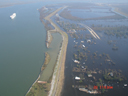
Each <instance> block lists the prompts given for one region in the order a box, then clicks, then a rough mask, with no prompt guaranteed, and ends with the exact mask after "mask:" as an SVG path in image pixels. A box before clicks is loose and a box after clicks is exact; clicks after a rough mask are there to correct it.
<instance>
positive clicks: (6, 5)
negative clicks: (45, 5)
mask: <svg viewBox="0 0 128 96" xmlns="http://www.w3.org/2000/svg"><path fill="white" fill-rule="evenodd" d="M36 2H39V1H36ZM36 2H22V3H10V4H4V5H0V8H6V7H10V6H14V5H22V4H30V3H36Z"/></svg>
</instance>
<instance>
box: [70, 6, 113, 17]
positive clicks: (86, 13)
mask: <svg viewBox="0 0 128 96" xmlns="http://www.w3.org/2000/svg"><path fill="white" fill-rule="evenodd" d="M69 11H71V14H72V15H73V16H76V17H80V18H84V19H87V18H98V17H104V16H113V15H115V14H114V13H112V12H110V11H109V8H108V9H99V8H90V9H85V10H84V9H82V10H81V9H77V10H76V9H70V10H69ZM76 13H77V14H76Z"/></svg>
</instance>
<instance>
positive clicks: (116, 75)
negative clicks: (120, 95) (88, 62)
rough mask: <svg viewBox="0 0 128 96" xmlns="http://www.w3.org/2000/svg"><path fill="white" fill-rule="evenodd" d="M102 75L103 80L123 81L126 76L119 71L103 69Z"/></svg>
mask: <svg viewBox="0 0 128 96" xmlns="http://www.w3.org/2000/svg"><path fill="white" fill-rule="evenodd" d="M103 77H104V79H105V80H109V81H120V82H121V81H124V80H126V78H125V77H124V76H123V75H122V74H121V73H120V72H119V71H116V70H112V69H109V70H105V71H104V74H103Z"/></svg>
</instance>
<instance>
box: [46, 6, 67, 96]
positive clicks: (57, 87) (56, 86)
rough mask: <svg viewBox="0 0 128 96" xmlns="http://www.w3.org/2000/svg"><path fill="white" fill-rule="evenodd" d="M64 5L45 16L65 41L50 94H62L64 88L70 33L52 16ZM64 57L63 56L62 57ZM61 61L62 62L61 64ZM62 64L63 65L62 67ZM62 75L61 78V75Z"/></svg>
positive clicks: (57, 95)
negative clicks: (62, 28) (59, 25)
mask: <svg viewBox="0 0 128 96" xmlns="http://www.w3.org/2000/svg"><path fill="white" fill-rule="evenodd" d="M62 8H63V7H61V8H58V9H57V10H56V11H54V12H53V13H51V14H50V15H48V16H47V17H45V20H48V21H49V22H50V23H51V25H52V26H54V28H55V29H54V30H53V31H57V32H58V33H60V34H61V35H62V38H63V42H62V46H61V50H60V53H59V55H58V58H59V59H57V60H58V62H57V64H56V67H55V69H56V70H55V69H54V73H53V76H52V82H51V89H50V91H49V95H48V96H52V95H53V94H54V96H60V94H61V91H62V88H63V83H64V69H65V59H66V51H67V44H68V35H67V33H65V32H64V31H62V30H61V29H60V28H59V27H58V26H57V25H56V24H55V23H54V22H53V21H52V20H51V19H50V18H51V17H52V16H53V15H55V14H56V13H57V12H58V11H60V10H61V9H62ZM62 57H63V58H62ZM59 63H60V64H59ZM61 66H62V67H61ZM60 71H61V72H60ZM60 76H61V78H60V80H59V77H60ZM57 77H58V78H57Z"/></svg>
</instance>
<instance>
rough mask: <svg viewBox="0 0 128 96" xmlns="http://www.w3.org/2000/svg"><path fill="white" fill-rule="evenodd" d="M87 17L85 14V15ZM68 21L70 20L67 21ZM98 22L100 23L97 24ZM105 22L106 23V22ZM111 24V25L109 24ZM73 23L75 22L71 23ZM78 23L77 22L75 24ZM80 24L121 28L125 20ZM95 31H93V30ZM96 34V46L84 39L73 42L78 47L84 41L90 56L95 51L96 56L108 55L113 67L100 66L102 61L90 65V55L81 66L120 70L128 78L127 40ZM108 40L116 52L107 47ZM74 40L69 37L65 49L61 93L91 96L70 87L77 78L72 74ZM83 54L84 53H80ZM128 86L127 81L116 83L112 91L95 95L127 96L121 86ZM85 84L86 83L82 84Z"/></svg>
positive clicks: (88, 21)
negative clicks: (111, 41) (116, 48)
mask: <svg viewBox="0 0 128 96" xmlns="http://www.w3.org/2000/svg"><path fill="white" fill-rule="evenodd" d="M96 12H97V11H96ZM86 15H87V14H86ZM63 20H65V21H68V20H66V19H63ZM69 21H70V20H69ZM99 21H100V22H99ZM106 21H107V22H106ZM72 22H73V21H70V23H72ZM111 22H112V23H111ZM73 23H75V21H74V22H73ZM76 23H78V22H76ZM80 23H83V24H85V25H87V26H89V27H91V25H92V24H94V25H100V24H102V26H108V25H109V26H117V25H118V26H121V25H125V26H127V25H128V23H127V19H119V20H112V19H108V20H87V21H85V22H84V21H81V22H80ZM94 31H95V30H94ZM80 33H81V34H82V35H83V36H85V35H86V34H89V32H88V30H87V31H84V32H80ZM96 33H97V34H98V35H99V36H100V38H101V40H95V42H96V44H88V43H87V41H85V40H84V39H78V40H75V41H76V42H78V45H80V42H81V41H84V43H83V44H84V45H85V46H86V47H88V50H89V51H90V54H92V55H93V53H94V52H96V51H97V53H98V54H102V53H106V54H109V56H110V58H111V59H112V60H113V61H114V62H115V63H116V65H115V66H112V65H111V66H109V65H105V64H104V63H103V65H102V66H100V62H101V61H102V60H100V59H98V60H96V64H95V65H93V64H92V59H91V56H92V55H88V61H86V62H85V61H83V60H82V61H81V64H82V63H83V62H85V65H83V66H88V68H89V69H93V68H98V69H101V70H103V69H105V68H106V69H117V70H119V69H121V70H122V74H123V75H124V76H125V77H126V78H128V75H127V73H128V70H127V69H128V59H127V57H128V51H127V50H128V39H125V38H123V37H122V38H117V37H113V36H107V35H105V34H104V33H103V32H97V31H96ZM108 40H114V41H116V43H115V44H116V46H117V47H118V50H116V51H114V50H112V46H113V44H114V43H113V44H111V45H109V44H108V43H107V41H108ZM74 45H75V43H74V39H73V38H71V37H70V36H69V43H68V48H67V54H66V63H65V81H64V88H63V92H62V96H92V95H90V94H87V93H85V92H81V91H79V90H78V89H77V88H72V85H75V84H76V81H75V79H74V77H75V76H77V74H75V73H73V72H72V68H73V66H74V65H76V64H75V63H74V62H73V60H72V59H74V56H73V54H74V53H76V51H77V50H78V49H76V48H74ZM82 52H84V51H82ZM125 83H126V84H128V80H126V81H124V82H122V83H120V84H117V83H116V82H115V83H113V89H111V90H108V92H105V93H104V94H101V95H97V96H114V95H115V96H127V94H128V91H127V90H128V87H124V85H123V84H125ZM84 84H86V82H85V83H84Z"/></svg>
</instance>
